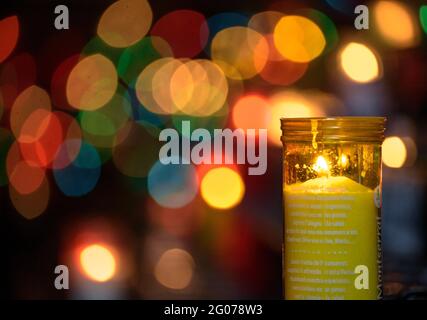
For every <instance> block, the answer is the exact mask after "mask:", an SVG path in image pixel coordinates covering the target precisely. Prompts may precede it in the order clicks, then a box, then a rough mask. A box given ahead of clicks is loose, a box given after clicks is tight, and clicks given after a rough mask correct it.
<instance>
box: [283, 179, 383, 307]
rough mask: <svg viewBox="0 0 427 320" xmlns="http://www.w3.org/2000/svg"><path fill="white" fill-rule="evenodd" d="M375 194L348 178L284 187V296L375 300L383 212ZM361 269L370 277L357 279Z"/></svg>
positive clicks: (361, 271) (313, 181) (289, 297)
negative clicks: (379, 224)
mask: <svg viewBox="0 0 427 320" xmlns="http://www.w3.org/2000/svg"><path fill="white" fill-rule="evenodd" d="M374 196H375V193H374V191H373V190H372V189H369V188H367V187H365V186H363V185H361V184H359V183H357V182H354V181H353V180H351V179H349V178H346V177H320V178H316V179H311V180H308V181H306V182H303V183H296V184H292V185H286V186H285V189H284V198H285V230H284V232H285V233H284V236H285V248H284V250H285V255H284V259H285V261H284V268H285V279H284V281H285V297H286V299H337V300H341V299H377V297H378V292H379V289H378V283H379V281H378V264H379V261H380V258H381V255H380V254H378V249H377V248H378V247H380V246H378V244H379V242H378V239H379V238H378V223H379V216H380V215H379V209H378V208H377V205H376V202H375V201H374V198H375V197H374ZM377 204H378V202H377ZM358 266H362V267H359V269H358V272H359V273H355V269H356V267H358ZM366 271H367V272H368V274H367V273H366ZM362 273H363V275H364V276H366V275H368V277H367V279H368V281H366V279H365V278H361V277H358V276H359V275H360V274H362ZM360 281H362V283H361V282H360ZM361 284H363V287H362V288H361ZM366 285H368V288H366Z"/></svg>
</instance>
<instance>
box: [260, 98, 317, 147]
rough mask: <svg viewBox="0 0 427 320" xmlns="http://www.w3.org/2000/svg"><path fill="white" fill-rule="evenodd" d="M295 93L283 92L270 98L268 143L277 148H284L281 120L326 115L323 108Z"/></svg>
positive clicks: (311, 99) (312, 99)
mask: <svg viewBox="0 0 427 320" xmlns="http://www.w3.org/2000/svg"><path fill="white" fill-rule="evenodd" d="M312 96H313V97H311V98H310V99H308V98H307V97H305V96H304V95H302V94H299V93H298V92H295V91H283V92H281V93H278V94H276V95H274V96H273V97H271V98H270V100H271V102H270V103H271V121H270V123H269V126H268V141H269V142H270V143H271V144H273V145H275V146H278V147H279V146H280V147H281V146H282V142H281V139H280V137H281V135H282V130H281V128H280V119H281V118H307V117H322V116H324V115H325V113H324V111H323V109H322V108H321V106H319V105H317V104H316V103H314V102H313V101H314V95H312Z"/></svg>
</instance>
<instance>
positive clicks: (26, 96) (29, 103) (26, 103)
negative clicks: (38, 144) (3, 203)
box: [10, 86, 52, 138]
mask: <svg viewBox="0 0 427 320" xmlns="http://www.w3.org/2000/svg"><path fill="white" fill-rule="evenodd" d="M51 108H52V107H51V103H50V97H49V95H48V93H47V92H46V91H45V90H44V89H42V88H40V87H37V86H31V87H28V88H27V89H25V90H24V91H22V92H21V93H20V94H19V96H18V97H17V98H16V100H15V102H14V103H13V106H12V109H11V112H10V128H11V130H12V132H13V134H14V135H15V137H16V138H19V136H20V135H21V129H22V126H23V125H24V123H25V122H26V121H27V120H28V118H29V117H30V115H31V114H32V113H33V112H34V111H36V110H37V109H43V110H45V111H46V112H47V111H50V110H51Z"/></svg>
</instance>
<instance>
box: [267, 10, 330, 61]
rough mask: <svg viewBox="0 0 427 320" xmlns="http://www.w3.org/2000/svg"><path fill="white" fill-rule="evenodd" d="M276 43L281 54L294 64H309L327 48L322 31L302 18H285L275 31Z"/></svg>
mask: <svg viewBox="0 0 427 320" xmlns="http://www.w3.org/2000/svg"><path fill="white" fill-rule="evenodd" d="M274 43H275V45H276V48H277V50H278V51H279V53H280V54H281V55H282V56H283V57H284V58H286V59H288V60H291V61H294V62H309V61H311V60H313V59H315V58H316V57H318V56H319V55H320V54H321V53H322V52H323V50H324V49H325V46H326V39H325V36H324V35H323V32H322V30H321V29H320V28H319V26H317V25H316V24H315V23H314V22H313V21H311V20H310V19H307V18H305V17H302V16H285V17H283V18H282V19H280V21H279V22H278V23H277V25H276V28H275V29H274Z"/></svg>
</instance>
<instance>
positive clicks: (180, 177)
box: [147, 158, 198, 208]
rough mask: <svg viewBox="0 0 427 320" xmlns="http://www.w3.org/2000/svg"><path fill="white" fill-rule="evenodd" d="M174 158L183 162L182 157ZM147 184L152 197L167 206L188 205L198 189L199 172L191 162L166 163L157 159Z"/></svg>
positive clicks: (178, 206)
mask: <svg viewBox="0 0 427 320" xmlns="http://www.w3.org/2000/svg"><path fill="white" fill-rule="evenodd" d="M173 159H174V160H173ZM172 160H173V161H175V162H179V163H181V162H182V160H181V159H180V158H172ZM147 184H148V192H149V194H150V195H151V197H152V198H153V199H154V200H155V201H156V202H157V203H158V204H159V205H161V206H163V207H166V208H180V207H183V206H185V205H187V204H188V203H190V202H191V201H192V200H193V199H194V197H195V196H196V194H197V191H198V180H197V172H196V169H195V168H194V166H193V165H191V164H169V165H165V164H162V163H161V162H160V161H157V162H156V163H155V164H154V166H153V167H152V168H151V170H150V173H149V174H148V182H147ZM184 186H185V187H184Z"/></svg>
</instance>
